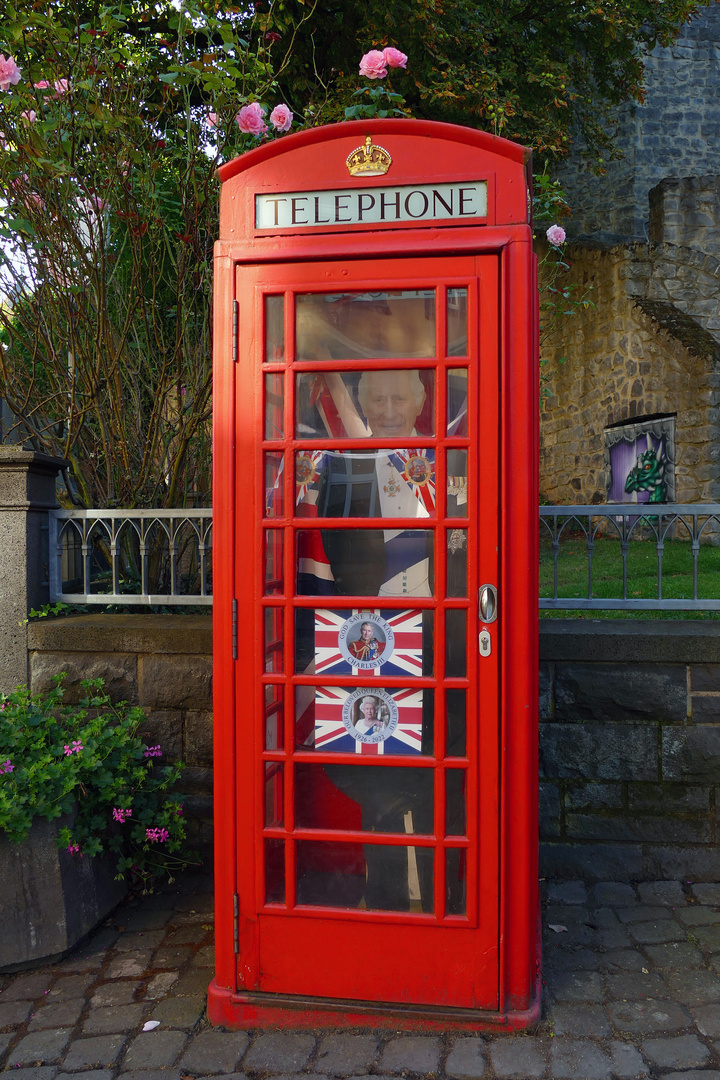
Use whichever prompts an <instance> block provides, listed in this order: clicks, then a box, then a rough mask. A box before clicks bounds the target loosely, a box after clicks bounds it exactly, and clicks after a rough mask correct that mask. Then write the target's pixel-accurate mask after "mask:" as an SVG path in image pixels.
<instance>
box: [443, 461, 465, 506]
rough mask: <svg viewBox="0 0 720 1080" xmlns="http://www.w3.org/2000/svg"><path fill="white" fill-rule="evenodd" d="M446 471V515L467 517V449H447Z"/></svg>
mask: <svg viewBox="0 0 720 1080" xmlns="http://www.w3.org/2000/svg"><path fill="white" fill-rule="evenodd" d="M447 471H448V478H447V516H448V517H450V518H452V517H467V516H468V489H467V450H448V452H447Z"/></svg>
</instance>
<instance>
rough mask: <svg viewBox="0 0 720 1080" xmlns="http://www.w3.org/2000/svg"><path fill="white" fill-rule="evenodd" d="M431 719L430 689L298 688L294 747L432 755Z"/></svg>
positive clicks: (431, 692)
mask: <svg viewBox="0 0 720 1080" xmlns="http://www.w3.org/2000/svg"><path fill="white" fill-rule="evenodd" d="M433 723H434V716H433V691H432V690H428V689H426V690H411V689H407V688H402V689H397V688H396V687H393V688H392V689H389V690H386V689H384V688H382V687H376V686H371V687H357V688H354V687H352V686H298V687H296V690H295V745H296V746H297V747H301V748H302V749H303V750H312V749H315V750H321V751H323V752H326V753H338V754H363V755H368V754H369V755H377V754H403V755H407V754H432V752H433ZM313 768H314V766H313ZM385 771H387V770H385Z"/></svg>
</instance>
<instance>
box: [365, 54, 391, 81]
mask: <svg viewBox="0 0 720 1080" xmlns="http://www.w3.org/2000/svg"><path fill="white" fill-rule="evenodd" d="M360 74H361V75H364V76H365V78H366V79H384V78H385V76H386V75H387V60H386V59H385V53H381V52H380V50H379V49H371V50H370V52H366V53H365V55H364V56H363V58H362V60H361V61H360Z"/></svg>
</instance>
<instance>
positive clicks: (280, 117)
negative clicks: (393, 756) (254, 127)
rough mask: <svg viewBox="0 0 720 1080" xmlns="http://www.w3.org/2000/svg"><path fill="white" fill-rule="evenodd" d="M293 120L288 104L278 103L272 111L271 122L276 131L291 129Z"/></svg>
mask: <svg viewBox="0 0 720 1080" xmlns="http://www.w3.org/2000/svg"><path fill="white" fill-rule="evenodd" d="M292 122H293V114H292V113H291V112H290V110H289V109H288V107H287V105H276V106H275V108H274V109H273V111H272V112H271V113H270V123H271V124H272V126H273V127H274V128H275V130H276V131H289V130H290V127H291V125H292Z"/></svg>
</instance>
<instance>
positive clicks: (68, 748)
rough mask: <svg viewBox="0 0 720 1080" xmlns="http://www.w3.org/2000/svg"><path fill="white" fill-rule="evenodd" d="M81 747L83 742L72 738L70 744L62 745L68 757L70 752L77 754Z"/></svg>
mask: <svg viewBox="0 0 720 1080" xmlns="http://www.w3.org/2000/svg"><path fill="white" fill-rule="evenodd" d="M82 749H83V744H82V743H81V742H80V740H79V739H73V744H72V746H68V744H67V743H65V745H64V747H63V750H64V751H65V757H69V756H70V754H79V753H80V751H81V750H82Z"/></svg>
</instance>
